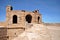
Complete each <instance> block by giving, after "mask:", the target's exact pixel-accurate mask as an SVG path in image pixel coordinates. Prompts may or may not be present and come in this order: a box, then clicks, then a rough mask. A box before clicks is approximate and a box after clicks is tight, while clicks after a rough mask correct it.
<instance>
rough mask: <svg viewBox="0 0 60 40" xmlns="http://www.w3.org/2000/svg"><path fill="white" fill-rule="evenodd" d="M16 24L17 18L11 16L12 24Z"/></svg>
mask: <svg viewBox="0 0 60 40" xmlns="http://www.w3.org/2000/svg"><path fill="white" fill-rule="evenodd" d="M16 23H17V16H16V15H14V16H13V24H16Z"/></svg>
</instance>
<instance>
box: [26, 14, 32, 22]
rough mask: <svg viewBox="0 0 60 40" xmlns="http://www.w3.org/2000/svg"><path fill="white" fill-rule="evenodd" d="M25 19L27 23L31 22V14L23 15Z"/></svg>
mask: <svg viewBox="0 0 60 40" xmlns="http://www.w3.org/2000/svg"><path fill="white" fill-rule="evenodd" d="M25 19H26V21H27V22H28V23H31V21H32V16H31V15H27V16H26V17H25Z"/></svg>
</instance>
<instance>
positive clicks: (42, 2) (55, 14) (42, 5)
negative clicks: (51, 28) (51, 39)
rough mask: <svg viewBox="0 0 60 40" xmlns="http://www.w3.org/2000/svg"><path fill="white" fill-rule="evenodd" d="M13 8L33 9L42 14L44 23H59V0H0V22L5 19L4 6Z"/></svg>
mask: <svg viewBox="0 0 60 40" xmlns="http://www.w3.org/2000/svg"><path fill="white" fill-rule="evenodd" d="M7 5H11V6H12V7H13V10H26V11H34V10H36V9H38V10H39V12H40V13H41V14H42V21H43V22H45V23H60V0H0V22H4V21H5V20H6V6H7Z"/></svg>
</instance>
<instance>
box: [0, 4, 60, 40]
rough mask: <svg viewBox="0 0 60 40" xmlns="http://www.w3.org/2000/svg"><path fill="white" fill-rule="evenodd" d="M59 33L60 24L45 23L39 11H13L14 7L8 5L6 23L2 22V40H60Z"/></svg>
mask: <svg viewBox="0 0 60 40" xmlns="http://www.w3.org/2000/svg"><path fill="white" fill-rule="evenodd" d="M35 28H36V29H35ZM39 28H40V29H39ZM33 29H34V30H33ZM59 33H60V24H59V23H55V24H52V23H43V22H42V15H41V14H40V13H39V10H34V11H32V12H28V11H25V10H13V7H12V6H10V5H8V6H7V7H6V21H5V22H0V40H57V39H58V40H60V34H59ZM27 34H29V35H30V36H29V35H27ZM31 34H32V36H34V37H32V36H31ZM22 35H23V36H22ZM35 35H36V38H35ZM39 35H42V36H39ZM55 36H56V37H55ZM29 38H30V39H29Z"/></svg>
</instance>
